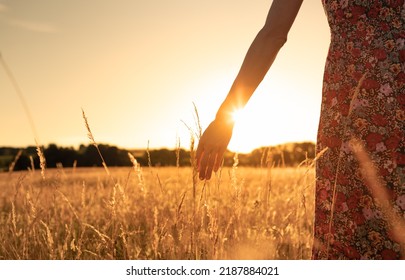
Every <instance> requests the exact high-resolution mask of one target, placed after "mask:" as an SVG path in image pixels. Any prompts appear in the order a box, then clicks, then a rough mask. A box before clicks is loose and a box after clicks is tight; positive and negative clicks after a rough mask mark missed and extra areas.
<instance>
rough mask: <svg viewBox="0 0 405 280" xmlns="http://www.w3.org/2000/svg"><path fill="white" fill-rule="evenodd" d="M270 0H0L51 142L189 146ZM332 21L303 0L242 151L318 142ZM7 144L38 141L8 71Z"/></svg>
mask: <svg viewBox="0 0 405 280" xmlns="http://www.w3.org/2000/svg"><path fill="white" fill-rule="evenodd" d="M270 5H271V1H269V0H256V1H247V0H221V1H217V0H206V1H193V0H170V1H168V0H142V1H141V0H116V1H107V0H86V1H83V0H58V1H55V0H35V1H34V0H13V1H11V0H9V1H8V0H0V38H1V40H0V52H1V54H2V56H3V59H4V60H5V61H6V62H7V64H8V66H9V67H10V68H11V70H12V72H13V73H14V76H15V78H16V80H17V81H18V84H19V86H20V88H21V91H22V93H23V94H24V96H25V99H26V102H27V105H28V107H29V109H30V111H31V114H32V118H33V121H34V123H35V126H36V130H37V134H38V138H39V139H38V140H39V141H40V143H41V144H44V145H47V144H49V143H56V144H58V145H63V146H76V145H78V144H80V143H84V144H87V143H88V139H87V136H86V135H87V132H86V130H85V126H84V122H83V119H82V114H81V108H83V109H84V111H85V112H86V115H87V118H88V120H89V124H90V126H91V128H92V131H93V134H94V137H95V139H96V141H97V142H99V143H110V144H113V145H117V146H120V147H125V148H146V147H147V145H148V142H149V146H150V147H152V148H158V147H168V148H173V147H175V145H176V141H177V140H176V139H177V138H179V139H180V143H181V145H182V146H183V147H188V145H189V141H190V136H189V132H188V130H187V128H186V126H185V125H184V123H183V122H185V123H186V124H188V125H189V126H192V127H194V120H193V110H194V109H193V103H195V105H196V106H197V108H198V112H199V115H200V120H201V125H202V127H203V128H204V127H206V126H207V125H208V124H209V122H210V121H211V120H212V118H213V117H214V115H215V112H216V110H217V108H218V107H219V105H220V104H221V102H222V100H223V99H224V97H225V96H226V94H227V91H228V90H229V88H230V86H231V84H232V82H233V79H234V78H235V76H236V74H237V72H238V71H239V67H240V65H241V63H242V60H243V58H244V55H245V53H246V51H247V49H248V47H249V45H250V43H251V42H252V40H253V38H254V37H255V36H256V34H257V32H258V31H259V29H260V28H261V27H262V25H263V23H264V20H265V18H266V15H267V12H268V9H269V7H270ZM329 38H330V37H329V28H328V26H327V21H326V18H325V14H324V12H323V8H322V5H321V1H320V0H307V1H304V3H303V6H302V8H301V11H300V13H299V15H298V17H297V19H296V22H295V24H294V26H293V28H292V30H291V32H290V34H289V39H288V42H287V43H286V45H285V46H284V47H283V49H282V50H281V51H280V53H279V55H278V57H277V60H276V62H275V64H274V65H273V67H272V69H271V70H270V71H269V73H268V75H267V76H266V78H265V80H264V81H263V83H262V84H261V85H260V87H259V88H258V90H257V92H256V93H255V95H254V96H253V97H252V99H251V100H250V102H249V103H248V105H247V107H246V108H245V110H244V115H245V117H244V118H243V119H242V120H241V121H240V122H239V123H238V124H237V126H236V128H235V131H234V137H233V139H232V142H231V143H230V148H231V149H232V150H239V151H242V152H246V151H249V150H251V149H253V148H255V147H259V146H266V145H273V144H279V143H283V142H291V141H306V140H310V141H315V139H316V130H317V125H318V117H319V110H320V99H321V87H322V75H323V68H324V61H325V57H326V53H327V48H328V43H329ZM0 118H1V120H2V121H1V123H0V146H27V145H35V140H34V136H33V133H32V130H31V128H30V125H29V121H28V120H27V117H26V115H25V113H24V109H23V106H22V105H21V103H20V101H19V98H18V96H17V94H16V92H15V90H14V88H13V86H12V83H11V82H10V79H9V78H8V76H7V75H6V72H5V71H4V69H3V67H1V68H0Z"/></svg>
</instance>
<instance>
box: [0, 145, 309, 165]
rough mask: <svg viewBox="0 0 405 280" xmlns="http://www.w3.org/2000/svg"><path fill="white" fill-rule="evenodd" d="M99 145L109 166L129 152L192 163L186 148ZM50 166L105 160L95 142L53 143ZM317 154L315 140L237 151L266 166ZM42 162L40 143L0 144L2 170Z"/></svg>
mask: <svg viewBox="0 0 405 280" xmlns="http://www.w3.org/2000/svg"><path fill="white" fill-rule="evenodd" d="M98 148H99V150H100V152H101V154H102V155H103V158H104V160H105V162H106V164H107V166H111V167H113V166H131V165H132V163H131V160H130V158H129V156H128V153H131V154H132V156H133V157H134V158H135V159H136V160H137V161H138V163H139V164H140V165H141V166H190V165H191V160H190V158H191V153H190V151H187V150H185V149H180V148H179V149H173V150H170V149H163V148H162V149H154V150H127V149H121V148H118V147H116V146H112V145H107V144H100V145H98ZM42 152H43V155H44V157H45V159H46V167H47V168H55V167H58V166H63V167H73V166H75V167H90V166H102V161H101V158H100V155H99V153H98V151H97V148H96V147H95V146H94V145H80V146H79V147H78V148H73V147H59V146H57V145H56V144H50V145H48V146H47V147H43V148H42ZM234 156H235V153H233V152H230V151H227V152H226V153H225V156H224V165H225V166H232V164H234V162H235V159H234ZM314 157H315V144H314V143H312V142H303V143H288V144H284V145H278V146H272V147H262V148H258V149H255V150H254V151H252V152H251V153H249V154H238V165H239V166H254V167H265V166H268V165H269V164H271V165H275V166H297V165H298V164H300V163H301V162H303V161H304V160H306V159H311V158H314ZM39 166H40V161H39V156H38V153H37V147H35V146H30V147H26V148H14V147H0V171H8V170H10V168H11V169H12V170H27V169H32V168H35V169H38V168H39Z"/></svg>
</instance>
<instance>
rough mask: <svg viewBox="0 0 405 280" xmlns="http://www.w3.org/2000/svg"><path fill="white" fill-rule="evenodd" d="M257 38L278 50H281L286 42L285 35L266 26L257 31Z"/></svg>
mask: <svg viewBox="0 0 405 280" xmlns="http://www.w3.org/2000/svg"><path fill="white" fill-rule="evenodd" d="M258 36H260V37H261V38H262V40H264V41H265V42H266V43H268V44H272V45H275V46H277V47H278V48H281V47H282V46H284V44H285V43H286V42H287V33H285V32H281V31H279V30H277V29H274V28H267V27H266V26H265V27H263V28H262V29H261V30H260V31H259V34H258Z"/></svg>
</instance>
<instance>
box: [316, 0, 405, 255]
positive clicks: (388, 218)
mask: <svg viewBox="0 0 405 280" xmlns="http://www.w3.org/2000/svg"><path fill="white" fill-rule="evenodd" d="M322 3H323V5H324V9H325V12H326V15H327V19H328V22H329V26H330V30H331V44H330V48H329V52H328V56H327V60H326V65H325V72H324V82H323V90H322V106H321V116H320V122H319V130H318V140H317V150H318V152H319V151H324V153H323V155H322V156H321V157H320V158H319V160H318V161H317V166H316V168H317V170H316V173H317V183H316V199H315V200H316V204H315V206H316V208H315V227H314V249H313V254H312V258H313V259H401V258H402V259H404V258H405V244H404V243H405V228H403V227H402V228H401V224H402V226H403V222H404V220H405V147H404V146H405V139H404V134H405V110H404V109H405V69H404V68H405V4H404V0H322ZM325 148H326V149H325ZM362 151H365V152H366V155H367V156H366V159H367V158H368V159H367V160H365V159H364V156H362V155H364V154H365V153H362ZM373 167H374V168H373ZM373 172H374V174H377V176H375V177H373V176H372V175H370V174H372V173H373ZM373 186H374V187H373ZM375 186H377V189H376V187H375ZM381 193H382V194H383V195H382V197H381V196H380V197H379V195H381ZM384 198H387V199H386V200H384ZM384 201H388V202H389V207H385V206H384V205H386V204H384ZM387 209H388V210H387Z"/></svg>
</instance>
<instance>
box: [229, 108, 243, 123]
mask: <svg viewBox="0 0 405 280" xmlns="http://www.w3.org/2000/svg"><path fill="white" fill-rule="evenodd" d="M243 112H244V111H243V109H235V110H234V111H233V112H232V113H231V116H232V120H233V121H234V122H235V123H239V122H241V121H242V120H243V115H244V114H243Z"/></svg>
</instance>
